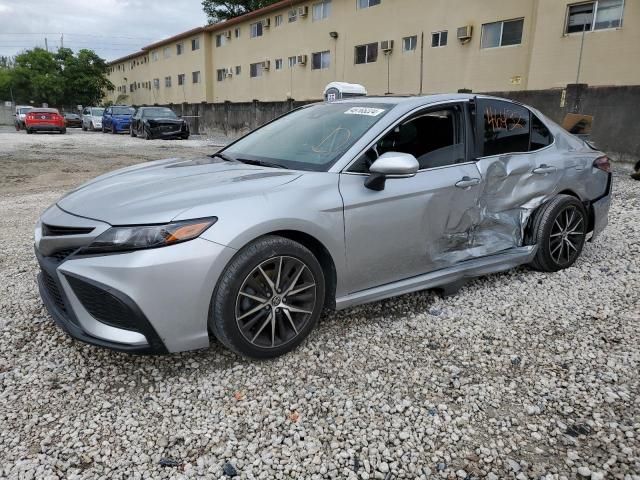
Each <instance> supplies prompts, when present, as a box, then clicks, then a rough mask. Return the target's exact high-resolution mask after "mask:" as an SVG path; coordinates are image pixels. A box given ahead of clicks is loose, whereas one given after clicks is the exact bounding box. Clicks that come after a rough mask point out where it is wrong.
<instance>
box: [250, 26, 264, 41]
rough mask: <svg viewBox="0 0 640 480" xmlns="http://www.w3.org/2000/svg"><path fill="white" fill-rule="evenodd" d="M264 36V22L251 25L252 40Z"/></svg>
mask: <svg viewBox="0 0 640 480" xmlns="http://www.w3.org/2000/svg"><path fill="white" fill-rule="evenodd" d="M261 36H262V22H256V23H252V24H251V38H255V37H261Z"/></svg>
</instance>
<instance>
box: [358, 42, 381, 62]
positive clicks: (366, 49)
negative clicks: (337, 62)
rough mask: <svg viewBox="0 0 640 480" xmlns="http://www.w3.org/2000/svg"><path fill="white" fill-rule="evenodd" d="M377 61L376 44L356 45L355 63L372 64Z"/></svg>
mask: <svg viewBox="0 0 640 480" xmlns="http://www.w3.org/2000/svg"><path fill="white" fill-rule="evenodd" d="M377 60H378V42H374V43H368V44H367V45H358V46H357V47H356V59H355V63H356V64H360V63H373V62H376V61H377Z"/></svg>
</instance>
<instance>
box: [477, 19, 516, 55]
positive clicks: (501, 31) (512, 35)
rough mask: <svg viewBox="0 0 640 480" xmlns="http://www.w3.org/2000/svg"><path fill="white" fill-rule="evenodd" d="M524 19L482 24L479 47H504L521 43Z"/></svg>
mask: <svg viewBox="0 0 640 480" xmlns="http://www.w3.org/2000/svg"><path fill="white" fill-rule="evenodd" d="M523 26H524V19H522V18H520V19H518V20H506V21H504V22H494V23H485V24H484V25H482V40H481V42H480V48H495V47H506V46H508V45H519V44H520V43H522V28H523Z"/></svg>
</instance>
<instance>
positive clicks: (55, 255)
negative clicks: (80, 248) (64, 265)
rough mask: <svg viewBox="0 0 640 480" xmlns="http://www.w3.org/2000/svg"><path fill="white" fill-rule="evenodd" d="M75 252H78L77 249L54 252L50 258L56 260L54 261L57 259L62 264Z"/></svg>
mask: <svg viewBox="0 0 640 480" xmlns="http://www.w3.org/2000/svg"><path fill="white" fill-rule="evenodd" d="M75 251H76V249H75V248H67V249H65V250H58V251H57V252H54V253H52V254H51V255H49V258H54V259H56V261H58V262H62V261H63V260H64V259H65V258H67V257H68V256H69V255H71V254H72V253H73V252H75Z"/></svg>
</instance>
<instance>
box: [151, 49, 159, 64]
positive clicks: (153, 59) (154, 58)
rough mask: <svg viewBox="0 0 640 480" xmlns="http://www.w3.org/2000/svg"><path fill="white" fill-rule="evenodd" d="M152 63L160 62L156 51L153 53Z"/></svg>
mask: <svg viewBox="0 0 640 480" xmlns="http://www.w3.org/2000/svg"><path fill="white" fill-rule="evenodd" d="M151 61H152V62H157V61H158V51H157V50H154V51H153V52H151Z"/></svg>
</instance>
